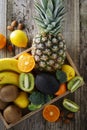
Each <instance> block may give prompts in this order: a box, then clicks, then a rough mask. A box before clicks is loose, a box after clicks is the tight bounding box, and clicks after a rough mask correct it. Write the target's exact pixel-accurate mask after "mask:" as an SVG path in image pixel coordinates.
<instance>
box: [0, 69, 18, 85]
mask: <svg viewBox="0 0 87 130" xmlns="http://www.w3.org/2000/svg"><path fill="white" fill-rule="evenodd" d="M4 84H13V85H16V86H19V74H18V73H15V72H11V71H3V72H0V85H4Z"/></svg>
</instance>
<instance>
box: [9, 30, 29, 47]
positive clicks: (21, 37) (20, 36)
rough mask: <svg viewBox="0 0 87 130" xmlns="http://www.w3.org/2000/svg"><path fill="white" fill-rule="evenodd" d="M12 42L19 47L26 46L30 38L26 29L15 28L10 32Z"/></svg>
mask: <svg viewBox="0 0 87 130" xmlns="http://www.w3.org/2000/svg"><path fill="white" fill-rule="evenodd" d="M10 40H11V43H12V44H14V45H15V46H17V47H26V46H27V42H28V38H27V35H26V33H25V32H24V31H22V30H15V31H13V32H12V33H11V34H10Z"/></svg>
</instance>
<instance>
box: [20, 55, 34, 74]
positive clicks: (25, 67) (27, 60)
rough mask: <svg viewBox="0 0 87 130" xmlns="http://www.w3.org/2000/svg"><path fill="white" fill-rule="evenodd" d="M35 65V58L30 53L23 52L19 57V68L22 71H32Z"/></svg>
mask: <svg viewBox="0 0 87 130" xmlns="http://www.w3.org/2000/svg"><path fill="white" fill-rule="evenodd" d="M34 67H35V60H34V58H33V56H32V55H30V54H29V53H23V54H21V55H20V56H19V58H18V68H19V70H21V71H22V72H30V71H31V70H32V69H33V68H34Z"/></svg>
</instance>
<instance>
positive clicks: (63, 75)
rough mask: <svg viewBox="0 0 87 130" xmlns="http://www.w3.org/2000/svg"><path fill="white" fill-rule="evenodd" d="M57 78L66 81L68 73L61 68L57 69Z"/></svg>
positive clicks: (62, 81)
mask: <svg viewBox="0 0 87 130" xmlns="http://www.w3.org/2000/svg"><path fill="white" fill-rule="evenodd" d="M56 78H57V79H58V80H59V82H60V83H65V82H66V81H67V75H66V73H65V72H63V71H61V70H57V71H56Z"/></svg>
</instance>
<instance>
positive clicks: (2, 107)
mask: <svg viewBox="0 0 87 130" xmlns="http://www.w3.org/2000/svg"><path fill="white" fill-rule="evenodd" d="M7 105H8V103H7V102H3V101H1V100H0V110H4V109H5V107H6V106H7Z"/></svg>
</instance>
